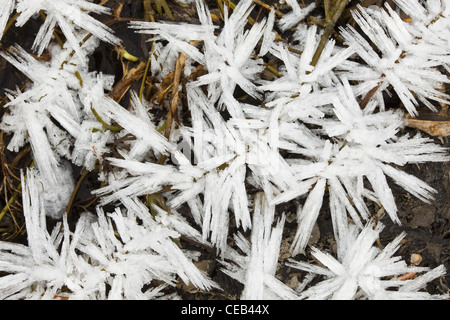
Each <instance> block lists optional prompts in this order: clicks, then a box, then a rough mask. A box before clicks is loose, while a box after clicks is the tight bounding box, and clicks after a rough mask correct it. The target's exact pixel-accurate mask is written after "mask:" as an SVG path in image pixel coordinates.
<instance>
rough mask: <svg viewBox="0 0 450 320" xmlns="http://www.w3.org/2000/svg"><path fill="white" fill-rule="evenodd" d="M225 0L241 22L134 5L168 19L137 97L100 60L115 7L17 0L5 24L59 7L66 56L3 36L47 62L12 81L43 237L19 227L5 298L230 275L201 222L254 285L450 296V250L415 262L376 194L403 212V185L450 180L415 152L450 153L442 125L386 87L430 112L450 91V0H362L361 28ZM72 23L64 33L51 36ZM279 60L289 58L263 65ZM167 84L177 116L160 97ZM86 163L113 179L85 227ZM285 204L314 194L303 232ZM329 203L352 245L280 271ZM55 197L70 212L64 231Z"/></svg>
mask: <svg viewBox="0 0 450 320" xmlns="http://www.w3.org/2000/svg"><path fill="white" fill-rule="evenodd" d="M189 2H190V3H192V4H194V2H193V1H189ZM221 3H222V4H223V5H224V8H223V9H224V10H223V11H222V12H221V13H222V14H223V16H222V17H223V23H218V22H217V21H215V20H213V16H212V14H211V12H210V11H209V9H208V7H207V6H206V4H205V2H204V1H202V0H195V9H196V12H197V18H198V22H199V23H198V24H195V23H184V22H183V23H174V22H161V21H153V22H149V21H133V22H131V23H130V24H129V27H130V28H131V29H133V30H134V31H135V32H137V33H142V34H145V35H153V37H152V38H151V40H150V41H151V42H152V51H151V52H149V63H150V65H149V66H148V69H146V70H147V71H148V74H146V76H147V82H144V83H143V84H144V86H145V85H146V84H148V81H151V82H152V85H153V87H152V89H151V92H150V93H152V92H153V89H156V90H157V91H156V93H157V94H155V95H154V96H153V97H150V96H151V95H146V94H143V92H141V93H142V94H138V93H136V92H135V91H134V89H133V88H131V89H130V90H128V91H127V92H128V95H127V97H129V99H128V104H127V106H125V104H126V103H127V102H126V101H125V100H126V99H124V100H123V101H120V102H118V101H117V100H114V99H113V98H112V96H113V95H111V92H112V90H113V86H114V85H115V84H118V83H119V82H118V81H119V79H115V78H114V76H112V75H107V74H102V73H101V72H99V71H96V70H92V64H90V63H88V62H89V58H90V57H91V55H92V53H93V52H94V50H95V49H96V48H97V46H98V45H99V44H100V40H103V41H105V42H106V43H109V44H116V45H117V44H119V43H120V42H121V41H120V39H118V38H117V37H116V36H114V35H113V32H112V30H111V29H110V28H109V27H108V26H106V25H105V24H103V23H101V22H100V21H99V20H97V19H96V18H95V17H94V16H93V15H90V14H91V13H92V14H96V15H97V14H109V13H111V10H110V9H108V8H106V7H104V6H99V5H97V4H94V3H92V2H91V1H85V0H60V1H52V0H33V1H31V0H16V1H15V0H4V1H3V3H2V7H1V8H0V34H1V35H2V36H3V32H4V30H5V28H6V25H7V23H8V21H13V20H15V21H16V26H18V27H20V26H23V25H24V24H25V23H26V22H27V21H28V20H30V19H31V18H34V17H35V16H38V15H37V14H38V13H40V14H41V16H42V18H43V19H44V22H43V24H42V26H41V28H40V29H39V31H38V33H37V35H36V37H35V40H34V43H33V45H32V50H33V51H35V52H36V53H37V54H38V56H39V55H41V54H42V53H43V52H44V50H48V57H49V59H42V58H39V57H36V56H33V55H31V54H30V53H28V52H27V51H26V50H25V49H23V48H22V47H21V46H20V45H18V44H17V45H13V46H12V47H10V48H8V49H6V48H5V51H3V52H1V53H0V56H1V57H2V58H3V59H5V60H6V62H8V63H9V64H10V65H11V66H13V67H15V68H16V69H17V70H18V71H19V72H21V73H22V74H23V75H24V76H25V77H26V78H28V81H27V82H26V83H25V85H24V86H21V87H20V89H19V88H17V89H15V90H6V96H7V99H8V101H7V103H6V104H5V105H4V107H5V112H4V114H3V113H2V114H3V115H2V119H1V123H0V129H2V130H3V131H4V132H5V133H6V134H8V136H9V140H7V141H8V145H7V148H8V150H9V151H12V152H19V151H20V150H21V149H22V148H23V147H24V146H25V145H26V144H27V143H29V144H30V147H31V151H32V157H33V160H34V162H33V165H34V166H35V168H33V169H28V170H27V171H26V173H24V174H23V175H22V180H21V183H22V184H21V186H22V191H23V192H22V197H23V198H22V203H23V213H24V216H25V220H26V221H25V222H26V228H27V236H28V244H27V245H21V244H14V243H8V242H0V271H2V272H4V273H5V274H6V275H5V276H3V277H2V278H1V279H0V298H3V299H42V298H43V299H61V298H64V299H65V298H70V299H155V298H160V297H161V298H169V299H170V298H174V297H175V298H177V296H176V294H171V292H172V293H173V292H174V289H173V288H174V287H175V286H178V287H180V283H179V282H183V283H184V284H186V285H189V286H191V285H192V286H194V287H196V288H198V289H199V290H202V291H210V290H220V287H219V285H218V284H217V283H216V282H214V281H213V280H212V279H210V278H209V276H208V275H207V274H206V273H205V272H204V271H202V270H200V269H199V268H197V266H196V262H197V261H198V259H199V257H200V254H201V252H199V251H196V250H188V249H186V248H185V247H183V246H182V245H180V244H181V243H182V242H184V241H187V242H191V243H193V244H195V245H198V247H199V248H206V249H208V250H210V251H211V252H214V251H215V252H216V254H217V256H216V258H217V260H218V262H219V263H220V264H221V265H222V269H221V271H222V272H223V273H224V274H225V275H227V276H229V277H231V278H233V279H235V280H237V281H238V282H240V283H242V284H243V288H244V289H243V291H242V292H241V294H240V298H241V299H430V298H431V299H442V298H448V295H442V296H439V295H430V294H428V293H426V292H425V291H422V288H423V287H424V286H425V285H426V283H428V282H429V281H433V280H434V279H436V278H438V277H440V276H442V275H443V274H444V273H445V268H444V267H443V266H438V267H436V268H434V269H431V270H430V269H429V268H425V267H411V266H408V265H407V264H406V263H405V262H404V261H402V260H401V258H400V257H396V256H394V254H395V252H396V251H397V250H398V248H399V246H400V243H401V241H402V239H404V237H405V233H402V234H400V235H399V236H398V237H396V238H395V239H394V240H393V241H392V242H391V243H390V244H388V245H386V246H385V247H384V248H380V247H378V246H375V245H374V244H375V242H376V241H377V239H378V238H379V237H380V235H381V231H382V230H383V228H384V226H383V224H382V223H381V222H379V221H378V222H377V223H375V222H373V220H372V219H373V213H372V212H370V210H369V208H370V207H371V204H370V202H374V203H375V204H376V205H377V206H379V207H380V208H381V209H380V210H382V211H384V212H386V213H387V215H388V218H389V219H391V220H392V221H393V222H394V223H396V224H399V225H400V224H401V223H402V219H401V217H399V216H398V215H397V204H396V200H395V198H394V192H393V191H392V190H391V187H392V185H394V184H396V185H397V186H399V187H401V188H403V189H404V190H405V191H407V192H408V193H409V194H411V195H414V196H415V197H417V198H418V199H420V200H422V201H424V202H428V203H429V202H431V201H432V200H433V196H434V195H435V193H436V190H435V189H434V187H433V185H428V184H427V183H425V182H424V181H422V180H420V179H418V178H417V177H415V176H414V175H412V174H409V173H406V172H405V171H403V167H404V166H405V165H408V164H417V163H427V162H445V161H448V160H449V156H448V150H447V149H446V148H444V147H442V146H440V145H438V144H436V143H435V142H434V141H433V140H432V139H431V138H429V137H425V136H423V135H421V134H419V133H415V134H410V133H405V132H406V131H405V130H404V128H405V125H406V122H405V114H404V112H403V111H402V109H401V108H394V107H392V106H388V105H386V104H385V98H386V94H390V95H392V94H395V96H397V97H398V98H399V99H400V101H401V102H402V105H403V106H404V107H405V108H406V111H407V112H409V113H410V114H411V115H412V116H415V115H417V114H418V112H419V110H420V109H419V106H421V105H424V106H426V107H428V108H429V109H431V110H432V111H437V103H440V104H441V106H443V109H445V104H448V98H449V96H448V95H447V94H446V93H444V92H443V90H442V89H441V88H442V87H443V85H445V84H446V83H448V82H449V81H448V72H449V70H450V69H449V67H448V62H449V61H448V54H449V43H450V38H449V34H450V33H449V32H448V31H449V26H450V23H449V20H450V19H449V12H450V4H449V2H448V0H442V1H440V0H433V1H428V2H423V1H418V0H412V1H406V0H393V3H395V4H396V7H397V9H396V10H394V9H392V8H391V7H390V6H389V5H388V4H386V5H385V6H384V7H378V6H370V7H368V8H365V7H363V6H362V5H358V6H357V9H356V10H354V11H353V12H352V15H353V19H354V21H355V23H356V24H357V26H351V25H346V26H342V27H341V29H340V36H341V37H342V39H343V40H344V42H343V43H340V42H337V41H335V40H333V39H330V40H327V39H325V38H324V36H323V33H322V32H321V31H320V29H319V27H318V26H316V25H311V26H308V25H306V24H303V23H301V22H302V20H303V19H305V18H306V17H307V16H310V15H311V14H314V12H315V11H314V9H315V7H316V5H315V4H311V5H309V6H307V7H305V8H301V7H300V5H299V4H298V3H297V1H294V0H287V4H288V5H289V6H290V7H291V9H292V10H291V11H289V12H288V13H286V14H284V15H283V17H281V18H278V17H277V16H276V12H275V10H272V11H270V12H269V13H268V14H267V16H266V17H264V18H261V19H256V21H255V20H253V19H252V18H251V17H252V10H253V9H254V7H255V3H254V2H253V1H251V0H242V1H239V3H237V4H236V6H231V7H230V8H228V7H227V4H228V3H227V2H226V1H224V2H221ZM231 8H234V9H233V10H231ZM14 10H15V11H16V12H17V14H16V15H15V16H11V15H12V13H13V12H14ZM401 12H402V13H403V14H405V15H408V18H403V19H402V18H400V17H401V15H400V13H401ZM277 14H279V13H277ZM11 19H13V20H11ZM247 22H250V24H248V23H247ZM57 28H58V29H59V30H60V31H62V33H63V34H64V36H65V43H63V44H62V45H55V44H54V43H53V42H54V41H52V39H53V37H54V36H55V32H54V31H55V30H58V29H57ZM288 29H290V31H292V35H291V36H290V39H289V40H290V41H286V42H284V41H280V34H277V33H276V32H277V30H278V31H279V30H281V31H283V32H285V31H287V30H288ZM91 35H92V36H91ZM55 37H56V36H55ZM318 52H320V57H319V58H318V59H316V58H317V56H316V53H318ZM267 61H269V62H276V63H277V66H276V69H277V70H274V69H275V68H274V67H273V66H272V65H269V64H267ZM125 66H126V65H125V63H124V67H125ZM141 66H142V64H141ZM266 68H267V70H269V69H270V70H272V72H273V74H274V77H265V79H264V80H263V78H262V73H263V72H266V71H264V70H265V69H266ZM124 70H125V69H124ZM177 76H179V77H180V80H181V81H180V82H178V81H176V77H177ZM169 82H170V83H169ZM177 83H179V86H178V87H177V86H176V84H177ZM119 84H121V85H123V83H119ZM170 92H171V93H172V95H170V94H169V93H170ZM178 93H179V94H178ZM177 94H178V96H177ZM156 96H157V98H155V97H156ZM168 102H170V105H171V110H170V111H169V112H170V116H173V117H174V119H175V121H173V122H172V124H171V126H170V127H166V125H167V124H168V123H169V121H167V122H164V120H165V118H164V117H161V116H159V115H158V116H157V113H158V110H159V109H161V110H163V109H165V106H166V105H167V104H166V103H168ZM175 108H176V110H174V109H175ZM162 130H165V132H162ZM75 167H83V170H87V171H92V172H95V173H97V174H98V180H100V181H101V182H102V185H101V187H99V188H98V189H96V190H94V191H93V192H92V193H93V195H95V196H96V197H97V198H98V201H97V202H96V204H97V206H96V207H95V208H94V209H92V208H91V209H92V210H91V212H90V213H89V212H84V213H83V214H81V216H80V218H78V220H77V221H74V222H73V223H74V224H73V225H71V226H70V227H71V229H69V222H68V221H67V220H68V219H67V214H65V213H68V212H69V211H70V207H69V205H70V201H69V200H70V198H71V197H72V196H74V191H77V189H76V188H75V182H74V172H75V170H74V172H72V169H73V168H75ZM83 172H86V171H83ZM144 199H145V201H144ZM282 206H286V207H287V208H290V209H291V210H292V209H294V211H295V210H296V214H297V216H296V219H294V220H295V222H294V223H296V224H297V230H296V232H295V234H293V237H292V239H289V241H288V239H283V231H284V228H285V221H286V215H285V213H283V212H279V209H280V208H282ZM325 206H329V211H330V214H331V227H332V228H333V234H334V238H335V239H334V240H335V241H336V251H335V253H336V257H334V256H332V253H331V252H330V253H326V252H325V251H324V250H322V251H321V250H319V249H317V248H311V254H312V256H313V257H314V258H315V259H317V260H318V262H320V264H321V266H316V265H313V264H310V263H305V262H300V261H297V260H298V259H297V258H296V259H291V260H290V262H288V263H287V265H288V266H290V267H293V268H297V269H300V270H303V271H306V272H308V274H307V275H306V276H305V278H304V280H303V282H302V283H301V284H300V285H299V286H298V287H297V288H291V287H289V286H288V285H287V284H285V283H283V282H282V281H280V280H279V274H278V271H279V270H278V267H279V266H280V265H281V264H280V263H281V260H280V257H279V256H280V254H281V246H282V243H283V248H286V247H287V248H289V246H290V254H291V255H292V256H293V257H295V255H297V254H299V253H305V252H306V251H307V250H309V248H308V243H310V237H311V234H312V232H313V229H314V227H315V225H316V224H317V222H318V220H319V217H320V214H321V211H322V210H323V208H324V207H325ZM47 217H50V218H53V219H56V220H57V221H56V222H57V225H56V227H55V228H54V229H53V230H52V231H50V230H49V229H48V226H47V225H46V218H47ZM246 235H249V236H248V237H246ZM190 248H192V247H190ZM412 272H415V273H417V276H415V277H413V278H411V279H406V280H404V279H403V278H402V277H401V276H402V275H404V274H407V273H412ZM419 274H420V275H419ZM316 275H318V276H320V277H321V278H320V279H319V282H315V284H314V285H310V284H311V283H312V282H311V280H312V279H313V277H315V276H316ZM167 292H169V294H168V295H167V296H166V293H167Z"/></svg>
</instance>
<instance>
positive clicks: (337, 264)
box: [288, 222, 447, 300]
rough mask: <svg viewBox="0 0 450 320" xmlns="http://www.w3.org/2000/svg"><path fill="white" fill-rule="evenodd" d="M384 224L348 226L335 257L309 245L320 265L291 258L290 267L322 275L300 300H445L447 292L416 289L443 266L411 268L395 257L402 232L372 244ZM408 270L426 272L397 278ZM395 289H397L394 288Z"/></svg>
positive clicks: (437, 273)
mask: <svg viewBox="0 0 450 320" xmlns="http://www.w3.org/2000/svg"><path fill="white" fill-rule="evenodd" d="M383 228H384V226H383V224H381V223H377V224H375V223H373V222H369V223H368V224H367V225H366V226H365V227H364V229H363V230H361V232H360V233H358V231H357V228H356V227H355V226H354V225H349V227H348V230H347V232H348V234H347V236H346V237H345V239H343V240H342V242H341V243H339V245H340V246H341V247H342V248H341V254H339V255H338V257H337V259H336V258H334V257H333V256H331V255H330V254H329V253H325V252H322V251H320V250H318V249H316V248H312V249H311V250H312V251H311V254H312V255H313V256H314V258H315V259H317V260H318V261H319V262H320V263H321V264H322V265H323V267H322V266H317V265H313V264H309V263H305V262H298V261H295V260H293V259H291V261H290V262H289V263H288V265H289V266H291V267H293V268H296V269H300V270H304V271H307V272H310V273H313V274H317V275H320V276H324V277H325V280H323V281H321V282H319V283H318V284H317V285H314V286H312V287H310V288H308V289H306V290H304V291H302V292H301V293H300V295H299V297H300V298H301V299H319V300H324V299H333V300H352V299H446V298H447V296H446V295H436V296H433V295H430V294H428V293H426V292H423V291H419V290H420V289H421V284H422V283H423V279H424V278H428V279H431V278H436V277H439V276H441V275H442V274H443V273H444V272H445V268H444V266H443V265H441V266H439V267H437V268H435V269H433V270H430V269H429V268H425V267H410V266H408V265H407V264H406V262H404V261H402V260H401V257H398V256H394V254H395V252H396V251H397V250H398V248H399V247H400V243H401V241H402V239H403V238H404V237H405V235H406V234H405V233H402V234H400V235H399V236H397V237H396V238H395V239H394V240H393V241H392V242H391V243H389V244H388V245H386V246H385V247H384V248H383V249H379V248H377V247H376V246H374V243H375V242H376V240H377V238H378V237H379V235H380V233H381V231H382V230H383ZM409 272H415V273H416V272H419V273H420V272H426V273H425V274H424V275H422V276H420V277H417V278H415V279H412V280H401V279H399V277H400V276H401V275H403V274H406V273H409ZM397 289H398V290H397Z"/></svg>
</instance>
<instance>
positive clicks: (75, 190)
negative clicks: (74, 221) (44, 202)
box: [66, 167, 89, 215]
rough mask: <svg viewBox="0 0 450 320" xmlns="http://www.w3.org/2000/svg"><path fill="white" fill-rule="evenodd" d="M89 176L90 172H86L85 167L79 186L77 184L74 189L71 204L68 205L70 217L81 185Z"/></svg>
mask: <svg viewBox="0 0 450 320" xmlns="http://www.w3.org/2000/svg"><path fill="white" fill-rule="evenodd" d="M88 174H89V171H88V170H86V168H85V167H83V169H82V174H81V177H80V179H78V181H77V184H76V186H75V188H74V189H73V192H72V195H71V196H70V200H69V203H68V204H67V209H66V214H67V215H69V213H70V209H72V205H73V202H74V201H75V197H76V195H77V193H78V190H79V189H80V187H81V184H82V183H83V181H84V179H85V178H86V177H87V175H88Z"/></svg>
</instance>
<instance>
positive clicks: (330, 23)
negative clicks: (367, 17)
mask: <svg viewBox="0 0 450 320" xmlns="http://www.w3.org/2000/svg"><path fill="white" fill-rule="evenodd" d="M348 2H349V0H338V1H337V2H336V4H335V5H334V6H333V7H332V8H331V9H330V1H325V17H326V19H325V30H324V32H323V34H322V37H321V38H320V42H319V45H318V46H317V49H316V52H315V53H314V56H313V58H312V60H311V65H312V66H315V65H316V64H317V62H318V61H319V58H320V56H321V55H322V52H323V49H324V48H325V45H326V44H327V42H328V38H329V37H330V35H331V34H332V33H333V31H334V27H335V26H336V23H337V21H338V20H339V18H340V17H341V15H342V12H344V9H345V7H346V6H347V4H348Z"/></svg>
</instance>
